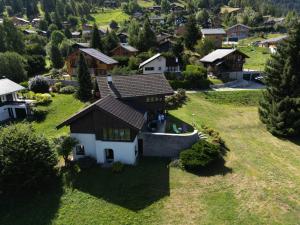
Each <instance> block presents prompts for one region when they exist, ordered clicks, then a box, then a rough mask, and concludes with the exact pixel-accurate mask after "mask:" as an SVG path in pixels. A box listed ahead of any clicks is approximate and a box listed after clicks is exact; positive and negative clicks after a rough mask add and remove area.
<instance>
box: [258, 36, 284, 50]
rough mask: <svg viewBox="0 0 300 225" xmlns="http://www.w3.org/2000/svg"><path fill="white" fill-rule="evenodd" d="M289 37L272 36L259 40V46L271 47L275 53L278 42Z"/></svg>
mask: <svg viewBox="0 0 300 225" xmlns="http://www.w3.org/2000/svg"><path fill="white" fill-rule="evenodd" d="M287 38H288V36H287V35H284V36H280V37H276V38H270V39H266V40H263V41H261V42H259V43H258V45H259V47H264V48H269V49H270V51H271V53H272V54H274V53H276V52H277V46H278V44H280V43H281V42H282V41H284V40H285V39H287Z"/></svg>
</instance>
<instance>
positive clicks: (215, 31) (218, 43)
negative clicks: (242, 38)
mask: <svg viewBox="0 0 300 225" xmlns="http://www.w3.org/2000/svg"><path fill="white" fill-rule="evenodd" d="M201 34H202V40H205V39H209V40H211V41H213V42H214V44H215V47H216V48H221V47H222V42H223V40H224V39H225V37H226V32H225V30H224V29H223V28H211V29H209V28H208V29H201Z"/></svg>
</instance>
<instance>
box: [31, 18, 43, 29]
mask: <svg viewBox="0 0 300 225" xmlns="http://www.w3.org/2000/svg"><path fill="white" fill-rule="evenodd" d="M40 22H41V19H40V18H34V19H33V20H32V21H31V25H32V26H33V27H35V28H38V27H39V25H40Z"/></svg>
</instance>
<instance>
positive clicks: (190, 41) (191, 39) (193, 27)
mask: <svg viewBox="0 0 300 225" xmlns="http://www.w3.org/2000/svg"><path fill="white" fill-rule="evenodd" d="M198 36H199V30H198V27H197V24H196V19H195V17H194V16H193V15H191V16H190V17H189V19H188V22H187V24H186V32H185V35H184V43H185V46H186V47H187V48H188V49H193V48H194V45H195V44H196V43H197V40H198Z"/></svg>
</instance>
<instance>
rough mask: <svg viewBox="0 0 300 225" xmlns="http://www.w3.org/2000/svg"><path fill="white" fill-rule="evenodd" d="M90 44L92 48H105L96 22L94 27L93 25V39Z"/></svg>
mask: <svg viewBox="0 0 300 225" xmlns="http://www.w3.org/2000/svg"><path fill="white" fill-rule="evenodd" d="M90 46H91V48H95V49H98V50H100V51H101V50H102V48H103V46H102V41H101V37H100V34H99V29H98V26H97V25H96V24H94V27H93V32H92V39H91V43H90Z"/></svg>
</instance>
